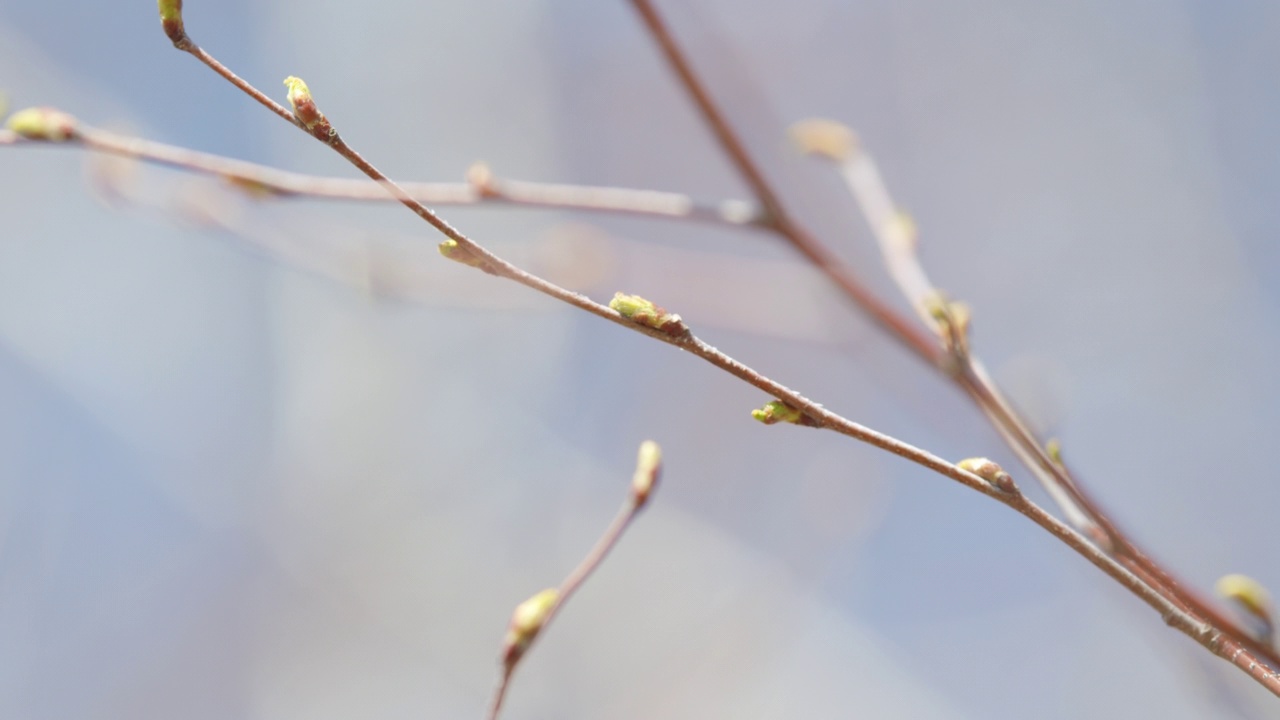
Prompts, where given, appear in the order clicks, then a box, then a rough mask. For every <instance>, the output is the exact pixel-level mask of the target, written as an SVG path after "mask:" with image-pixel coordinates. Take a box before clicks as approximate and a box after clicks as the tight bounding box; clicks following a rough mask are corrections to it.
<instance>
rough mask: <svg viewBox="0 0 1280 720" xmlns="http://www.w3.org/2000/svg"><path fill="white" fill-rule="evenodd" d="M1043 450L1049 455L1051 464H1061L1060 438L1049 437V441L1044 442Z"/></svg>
mask: <svg viewBox="0 0 1280 720" xmlns="http://www.w3.org/2000/svg"><path fill="white" fill-rule="evenodd" d="M1044 451H1045V453H1047V454H1048V455H1049V459H1050V460H1052V461H1053V464H1055V465H1061V464H1062V441H1061V440H1059V439H1058V438H1049V441H1048V442H1046V443H1045V444H1044Z"/></svg>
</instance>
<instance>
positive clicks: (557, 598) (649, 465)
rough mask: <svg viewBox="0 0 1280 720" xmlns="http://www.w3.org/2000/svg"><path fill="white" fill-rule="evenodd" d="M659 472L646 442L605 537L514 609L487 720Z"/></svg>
mask: <svg viewBox="0 0 1280 720" xmlns="http://www.w3.org/2000/svg"><path fill="white" fill-rule="evenodd" d="M661 470H662V454H661V450H659V449H658V444H657V443H655V442H653V441H651V440H647V441H645V442H644V443H642V444H641V445H640V453H639V457H638V458H637V461H636V472H635V476H634V477H633V478H632V481H631V492H630V493H629V494H628V496H627V500H626V502H624V503H623V504H622V507H621V508H619V510H618V514H617V515H615V516H614V518H613V521H612V522H611V523H609V527H608V528H606V529H605V531H604V534H603V535H601V536H600V539H599V540H597V541H596V544H595V546H593V547H592V548H591V551H590V552H588V553H587V556H586V557H584V558H583V559H582V562H580V563H578V566H577V567H575V568H574V569H573V571H572V572H570V573H569V574H568V575H567V576H566V577H565V579H564V580H563V581H562V582H561V583H560V587H559V588H556V589H555V590H552V591H547V590H544V591H542V592H541V593H538V594H537V595H534V596H533V597H532V598H530V599H529V600H527V601H526V602H524V603H521V605H520V606H518V607H517V608H516V612H515V615H514V616H513V617H512V620H511V629H510V630H509V631H508V633H507V640H506V642H505V644H504V647H503V659H502V675H501V676H500V677H499V679H498V688H497V690H495V691H494V694H493V702H492V703H491V704H490V706H489V720H497V717H498V714H499V713H500V712H501V711H502V702H503V700H504V699H506V696H507V688H509V687H510V685H511V677H512V676H513V675H514V674H515V671H516V668H517V667H519V665H520V661H521V660H523V659H524V657H525V656H526V655H527V654H528V652H529V648H531V647H532V646H533V642H534V641H535V640H536V639H537V638H538V636H539V635H540V634H541V633H542V632H543V631H545V630H546V629H547V626H548V625H550V624H551V621H552V620H553V619H555V617H556V615H557V614H559V612H560V610H561V609H562V608H563V607H564V605H565V603H567V602H569V598H571V597H573V594H574V593H576V592H577V591H578V588H580V587H582V584H583V583H585V582H586V581H587V578H589V577H591V574H592V573H594V572H595V571H596V568H598V567H600V565H601V563H603V562H604V559H605V558H606V557H608V555H609V553H610V551H612V550H613V548H614V546H615V545H617V544H618V541H619V540H621V539H622V534H623V533H624V532H626V531H627V528H628V527H630V525H631V522H632V521H633V520H635V519H636V516H637V515H639V514H640V511H641V510H643V509H644V508H645V506H646V505H647V504H648V502H649V498H650V497H651V496H652V494H653V490H654V488H655V487H656V485H657V482H658V475H659V474H660V473H661Z"/></svg>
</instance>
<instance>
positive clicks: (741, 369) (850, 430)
mask: <svg viewBox="0 0 1280 720" xmlns="http://www.w3.org/2000/svg"><path fill="white" fill-rule="evenodd" d="M634 1H635V2H636V3H638V4H639V5H642V6H645V5H646V3H645V2H644V0H634ZM180 40H181V42H180V43H179V42H177V41H175V45H176V46H178V47H179V48H180V49H184V50H187V51H188V52H192V54H194V55H196V57H197V58H201V59H202V61H204V62H205V63H206V64H208V65H209V66H210V67H213V68H214V69H215V70H217V69H218V68H222V66H221V64H219V63H217V62H216V61H214V60H213V59H212V58H211V57H209V56H208V55H207V54H206V53H204V51H203V50H199V48H197V47H196V46H195V45H194V43H192V42H191V41H190V39H189V38H188V37H187V36H186V34H185V32H183V34H182V36H181V38H180ZM183 45H186V47H183ZM193 49H194V50H193ZM206 58H207V59H206ZM219 74H222V75H223V76H224V77H227V78H228V79H231V78H234V77H235V76H234V74H232V73H230V71H228V70H226V69H225V68H222V70H221V71H219ZM237 80H239V79H238V78H237ZM291 80H293V79H291ZM233 82H236V81H235V80H233ZM242 83H243V84H245V85H247V83H244V81H243V80H239V82H237V83H236V84H237V86H239V85H240V84H242ZM298 84H301V82H300V81H298ZM302 89H303V90H304V91H305V85H303V86H302ZM295 90H296V87H291V99H292V97H293V95H292V94H293V92H294V91H295ZM246 92H248V90H246ZM250 95H251V96H253V97H255V98H258V97H260V96H261V97H265V96H262V95H261V93H260V92H258V91H257V90H253V91H252V92H250ZM301 99H302V100H303V101H305V102H306V103H307V107H308V112H309V114H308V117H311V118H313V119H312V121H311V122H310V123H307V124H303V123H302V122H300V121H299V120H298V119H297V118H295V117H294V115H293V114H292V113H289V112H288V111H287V110H285V111H284V112H285V113H286V115H282V117H285V118H286V119H288V120H289V121H290V122H292V123H294V124H295V125H298V126H299V127H301V128H302V129H303V130H305V131H307V132H308V133H309V134H311V135H312V136H313V137H316V138H317V139H319V140H321V141H322V142H324V143H325V144H327V145H329V146H330V147H331V148H333V149H334V150H335V151H336V152H338V153H339V154H340V155H342V156H343V157H344V158H346V159H347V160H348V161H349V162H351V163H352V164H353V165H355V166H356V167H357V168H358V169H359V170H360V171H361V172H363V173H365V174H366V175H368V176H369V177H370V178H372V179H374V180H376V181H378V182H379V183H380V184H381V185H382V186H383V187H384V188H385V189H386V190H387V191H388V192H390V193H392V195H393V196H394V197H395V198H396V199H397V200H398V201H399V202H400V203H401V204H403V205H405V206H406V207H408V208H409V209H410V210H411V211H412V212H413V213H414V214H416V215H418V216H419V217H420V218H422V219H423V220H424V221H426V222H427V223H428V224H430V225H431V226H432V227H434V228H435V229H436V230H438V231H439V232H441V233H442V234H443V235H445V237H447V238H448V239H449V240H448V241H446V243H442V252H445V250H446V249H448V251H449V252H447V254H448V255H449V256H450V257H452V258H453V259H456V260H459V261H461V262H464V263H465V264H468V265H473V266H475V267H478V268H479V269H481V270H484V271H485V272H487V273H489V274H492V275H497V276H500V277H505V278H508V279H510V280H514V281H515V282H518V283H520V284H522V285H525V286H527V287H530V288H533V289H534V290H537V291H539V292H541V293H544V294H546V295H549V296H551V297H553V298H556V299H558V300H561V301H562V302H566V303H568V304H570V305H573V306H574V307H578V308H580V309H583V310H586V311H587V312H589V313H591V314H593V315H596V316H598V317H602V318H604V319H606V320H609V321H610V322H613V323H615V324H619V325H622V326H623V327H627V328H630V329H632V330H634V331H636V332H640V333H642V334H645V335H648V336H649V337H652V338H654V339H657V340H660V341H662V342H665V343H668V344H670V345H675V346H676V347H679V348H681V349H683V350H685V351H687V352H690V353H692V354H694V355H696V356H698V357H700V358H702V359H703V360H705V361H707V362H709V363H711V364H712V365H714V366H716V367H718V368H720V369H721V370H723V371H725V372H727V373H729V374H731V375H733V376H734V377H737V378H739V379H741V380H743V381H745V382H747V383H748V384H750V385H752V386H754V387H757V388H759V389H760V390H763V391H764V392H766V393H768V394H770V395H772V396H773V397H776V398H778V399H780V400H781V401H783V402H784V403H786V404H787V405H788V406H790V407H792V408H794V409H796V410H799V411H801V412H802V413H804V415H805V416H806V417H808V418H809V420H810V421H811V423H810V424H813V425H816V426H819V427H824V428H828V429H831V430H835V431H837V432H840V433H841V434H844V435H848V436H849V437H852V438H855V439H857V440H860V441H862V442H865V443H868V444H870V445H873V446H875V447H878V448H881V449H883V450H886V451H888V452H891V453H893V454H895V455H899V456H900V457H903V458H906V459H908V460H911V461H912V462H915V463H917V464H919V465H921V466H923V467H926V468H928V469H930V470H933V471H935V472H938V473H940V474H942V475H944V476H946V477H949V478H951V479H953V480H955V481H957V482H960V483H961V484H963V485H965V486H966V487H969V488H971V489H973V490H977V491H978V492H981V493H982V494H984V495H987V496H988V497H993V498H995V499H997V500H1000V501H1001V502H1003V503H1004V504H1006V505H1008V506H1009V507H1011V508H1013V509H1014V510H1016V511H1017V512H1019V513H1020V514H1022V515H1023V516H1024V517H1027V518H1028V519H1030V520H1031V521H1032V522H1035V523H1036V524H1037V525H1039V526H1040V527H1042V528H1044V529H1045V530H1047V531H1049V532H1050V533H1051V534H1053V535H1054V536H1055V537H1057V538H1059V539H1060V540H1062V541H1063V542H1064V543H1066V544H1067V545H1068V546H1069V547H1071V548H1072V549H1073V550H1075V551H1076V552H1077V553H1079V554H1081V555H1083V556H1084V557H1085V558H1087V559H1088V560H1089V561H1090V562H1092V563H1093V564H1094V565H1095V566H1097V567H1098V568H1099V569H1101V570H1102V571H1103V572H1105V573H1106V574H1107V575H1108V576H1110V577H1111V578H1113V579H1114V580H1116V581H1117V582H1118V583H1120V584H1121V585H1122V586H1123V587H1125V588H1126V589H1128V590H1129V591H1130V592H1132V593H1133V594H1135V595H1137V596H1138V597H1139V598H1140V599H1142V600H1143V601H1144V602H1146V603H1147V604H1148V605H1150V606H1151V607H1152V608H1153V609H1155V610H1156V611H1157V612H1159V613H1160V615H1161V617H1162V618H1164V620H1165V622H1166V623H1168V624H1169V625H1170V626H1172V627H1175V628H1177V629H1178V630H1180V631H1182V632H1183V633H1185V634H1186V635H1188V636H1189V637H1191V638H1192V639H1194V640H1196V641H1197V642H1199V643H1200V644H1201V645H1203V646H1204V647H1205V648H1207V649H1208V650H1210V651H1211V652H1213V653H1215V654H1217V655H1219V656H1220V657H1223V658H1225V659H1227V660H1228V661H1229V662H1231V663H1233V664H1235V665H1236V666H1237V667H1240V668H1241V669H1243V670H1245V671H1246V672H1247V673H1249V674H1250V676H1251V677H1253V678H1254V679H1255V680H1257V681H1258V682H1259V683H1260V684H1262V685H1263V686H1264V687H1266V688H1267V689H1268V690H1270V691H1271V692H1272V693H1273V694H1276V695H1280V676H1277V675H1276V673H1274V672H1273V671H1271V670H1270V669H1269V668H1267V667H1266V666H1265V664H1263V663H1262V662H1261V661H1260V660H1259V659H1258V658H1257V656H1255V655H1254V653H1253V652H1251V651H1250V650H1249V649H1247V648H1243V647H1241V646H1240V644H1239V643H1238V642H1236V640H1235V639H1234V638H1232V637H1228V636H1224V635H1223V633H1221V632H1220V631H1218V630H1216V629H1214V628H1212V627H1209V626H1208V625H1206V624H1205V623H1204V622H1202V621H1201V620H1199V619H1197V618H1196V617H1193V616H1191V615H1190V614H1188V613H1186V612H1185V611H1184V610H1183V609H1182V608H1181V607H1179V605H1177V604H1175V603H1173V602H1171V601H1170V600H1169V599H1168V598H1166V597H1165V596H1164V595H1163V594H1162V593H1161V592H1159V591H1158V590H1157V589H1155V588H1153V587H1152V586H1150V585H1149V584H1148V583H1147V582H1146V581H1144V579H1142V578H1139V577H1137V576H1136V575H1134V574H1133V573H1132V572H1130V571H1129V570H1128V569H1126V568H1125V567H1124V566H1123V565H1121V564H1120V563H1118V562H1117V561H1116V560H1115V559H1113V558H1112V557H1110V556H1109V555H1107V554H1106V553H1104V552H1102V551H1101V550H1100V549H1099V548H1098V547H1097V546H1095V545H1094V544H1092V543H1091V542H1089V541H1088V540H1087V539H1085V538H1084V536H1082V535H1080V534H1079V533H1078V532H1076V531H1075V530H1074V529H1072V528H1071V527H1069V526H1067V525H1065V524H1063V523H1062V522H1061V521H1059V520H1057V518H1055V517H1053V516H1052V515H1050V514H1048V513H1046V512H1044V511H1043V510H1042V509H1040V508H1039V507H1038V506H1036V505H1035V504H1034V503H1032V502H1031V501H1030V500H1028V499H1026V498H1025V497H1023V496H1022V494H1021V493H1008V492H1005V491H1002V490H999V489H997V488H995V487H994V486H992V485H991V484H989V483H988V481H987V480H984V479H983V478H980V477H978V476H977V475H974V474H973V473H971V472H968V471H966V470H963V469H961V468H959V467H957V466H955V465H954V464H952V463H950V462H948V461H946V460H943V459H942V458H939V457H937V456H935V455H932V454H930V453H928V452H925V451H923V450H921V449H919V448H916V447H914V446H911V445H908V444H906V443H903V442H901V441H899V440H897V439H895V438H892V437H889V436H887V435H884V434H882V433H879V432H876V431H874V430H871V429H870V428H867V427H864V426H862V425H859V424H858V423H855V422H853V421H851V420H848V419H846V418H844V417H842V416H840V415H837V414H835V413H833V412H831V411H829V410H827V409H826V408H824V407H822V406H821V405H819V404H817V403H815V402H813V401H811V400H809V399H808V398H805V397H804V396H803V395H801V394H799V393H797V392H795V391H793V390H791V389H790V388H787V387H786V386H784V385H782V384H780V383H777V382H775V381H773V380H771V379H769V378H767V377H765V376H764V375H761V374H760V373H758V372H756V371H755V370H753V369H752V368H750V367H748V366H746V365H744V364H742V363H740V362H738V361H737V360H734V359H733V358H730V357H729V356H727V355H725V354H724V353H722V352H720V351H719V350H717V349H715V348H714V347H712V346H711V345H708V344H707V343H705V342H703V341H702V340H699V339H698V338H696V337H695V336H694V335H693V333H692V332H690V331H689V330H688V328H687V327H686V326H685V325H684V324H683V322H682V321H680V320H679V318H678V316H667V315H663V318H662V323H653V322H645V321H643V320H641V319H639V318H636V319H632V318H628V317H625V316H624V315H622V314H620V313H619V312H617V311H615V310H613V309H612V308H610V307H606V306H604V305H601V304H599V303H596V302H595V301H593V300H591V299H589V298H587V297H585V296H583V295H580V294H578V293H574V292H571V291H569V290H566V289H564V288H561V287H559V286H557V285H555V284H554V283H550V282H548V281H546V280H543V279H542V278H540V277H537V276H536V275H533V274H531V273H528V272H526V271H524V270H522V269H520V268H518V267H516V266H514V265H512V264H511V263H508V262H507V261H505V260H502V259H501V258H499V257H497V256H496V255H494V254H493V253H491V252H489V251H488V250H487V249H485V248H483V247H482V246H480V245H479V244H477V243H476V242H474V241H473V240H471V239H470V238H468V237H466V236H465V235H463V234H462V233H461V232H459V231H458V230H457V229H455V228H454V227H453V226H451V225H449V224H448V223H447V222H445V221H444V220H443V219H442V218H440V217H439V216H437V215H436V214H435V213H434V212H432V211H431V210H429V209H428V208H426V207H425V206H423V205H422V204H421V203H419V202H418V201H417V200H414V199H413V198H411V197H409V196H408V195H407V194H406V193H405V191H404V190H403V189H402V188H401V187H400V186H399V185H397V184H396V183H394V182H392V181H391V180H389V179H388V178H387V177H386V176H385V175H383V174H382V173H381V172H380V171H379V170H378V169H377V168H376V167H374V166H373V165H372V164H370V163H369V162H368V161H367V160H365V159H364V158H363V157H361V156H360V155H359V153H357V152H356V151H355V150H354V149H352V148H351V147H350V146H348V145H347V144H346V143H345V142H344V141H343V140H342V139H341V138H340V137H339V135H338V133H337V131H336V130H335V129H333V128H332V126H331V125H330V124H329V122H328V120H327V119H325V118H324V116H323V115H322V114H320V113H319V111H318V110H316V109H315V107H314V105H313V104H312V101H311V98H310V93H309V91H307V92H306V94H305V96H304V97H302V98H301ZM260 102H261V100H260ZM268 102H270V101H269V99H268ZM264 104H266V103H264ZM272 105H275V103H273V102H271V103H270V105H268V106H269V107H270V106H272ZM276 107H278V105H276ZM281 110H283V108H281ZM277 114H280V113H277ZM317 118H318V119H317ZM762 203H763V204H764V205H765V206H766V207H769V206H770V204H769V203H768V202H764V200H763V199H762ZM775 220H776V217H775ZM449 241H452V243H453V244H452V245H451V246H450V245H449ZM650 320H652V318H650ZM668 320H671V322H670V323H668ZM904 322H905V321H904ZM673 330H674V331H673ZM916 332H917V333H918V331H916ZM926 342H927V341H926ZM927 346H928V347H933V346H932V345H931V344H929V345H927Z"/></svg>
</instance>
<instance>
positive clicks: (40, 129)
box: [5, 107, 76, 142]
mask: <svg viewBox="0 0 1280 720" xmlns="http://www.w3.org/2000/svg"><path fill="white" fill-rule="evenodd" d="M5 127H7V128H9V129H10V130H12V131H13V132H15V133H17V134H18V135H20V136H22V137H24V138H26V139H27V140H44V141H46V142H64V141H66V140H70V139H71V138H73V137H75V135H76V119H75V118H74V117H72V116H70V115H68V114H67V113H64V112H62V111H61V110H57V109H54V108H51V107H33V108H27V109H26V110H19V111H18V112H16V113H14V114H13V115H10V116H9V120H8V122H6V123H5Z"/></svg>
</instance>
